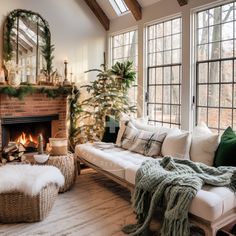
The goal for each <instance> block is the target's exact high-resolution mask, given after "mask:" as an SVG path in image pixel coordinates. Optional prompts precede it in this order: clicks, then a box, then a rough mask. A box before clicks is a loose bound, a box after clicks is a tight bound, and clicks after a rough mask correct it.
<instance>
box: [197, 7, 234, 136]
mask: <svg viewBox="0 0 236 236" xmlns="http://www.w3.org/2000/svg"><path fill="white" fill-rule="evenodd" d="M235 20H236V16H235V3H228V4H224V5H221V6H217V7H214V8H211V9H207V10H204V11H200V12H197V14H196V36H197V37H196V52H197V53H196V98H197V100H196V122H197V123H199V122H205V123H206V124H207V125H208V126H209V127H210V128H211V129H212V130H213V131H218V132H222V131H223V130H224V129H225V128H227V127H228V126H232V127H233V128H234V130H235V129H236V70H235V69H236V64H235V59H236V57H235V56H236V35H235V29H236V28H235V27H236V24H235Z"/></svg>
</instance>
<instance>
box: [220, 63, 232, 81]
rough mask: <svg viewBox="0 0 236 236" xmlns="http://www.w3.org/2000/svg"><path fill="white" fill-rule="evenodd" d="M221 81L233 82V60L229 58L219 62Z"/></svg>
mask: <svg viewBox="0 0 236 236" xmlns="http://www.w3.org/2000/svg"><path fill="white" fill-rule="evenodd" d="M221 81H222V82H233V62H232V61H231V60H230V61H222V63H221Z"/></svg>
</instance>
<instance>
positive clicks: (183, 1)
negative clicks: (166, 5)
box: [177, 0, 188, 6]
mask: <svg viewBox="0 0 236 236" xmlns="http://www.w3.org/2000/svg"><path fill="white" fill-rule="evenodd" d="M177 1H178V3H179V5H180V6H184V5H187V4H188V0H177Z"/></svg>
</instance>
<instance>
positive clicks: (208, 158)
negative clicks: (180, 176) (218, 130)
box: [190, 123, 220, 166]
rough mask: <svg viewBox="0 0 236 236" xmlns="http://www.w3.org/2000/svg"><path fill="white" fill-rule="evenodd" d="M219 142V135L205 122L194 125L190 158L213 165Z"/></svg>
mask: <svg viewBox="0 0 236 236" xmlns="http://www.w3.org/2000/svg"><path fill="white" fill-rule="evenodd" d="M219 143H220V136H219V135H218V134H213V133H212V132H211V130H210V129H209V128H208V127H207V125H206V124H204V123H202V124H200V125H198V126H196V127H195V128H194V130H193V135H192V146H191V151H190V156H191V160H192V161H195V162H202V163H204V164H206V165H208V166H213V162H214V157H215V152H216V150H217V148H218V145H219Z"/></svg>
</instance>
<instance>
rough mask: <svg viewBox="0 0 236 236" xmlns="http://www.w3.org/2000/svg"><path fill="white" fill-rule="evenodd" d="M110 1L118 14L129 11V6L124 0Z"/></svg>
mask: <svg viewBox="0 0 236 236" xmlns="http://www.w3.org/2000/svg"><path fill="white" fill-rule="evenodd" d="M109 1H110V3H111V5H112V7H113V9H114V10H115V12H116V14H117V15H118V16H120V15H122V14H124V13H126V12H128V11H129V8H128V7H127V6H126V4H125V2H124V1H123V0H109Z"/></svg>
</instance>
